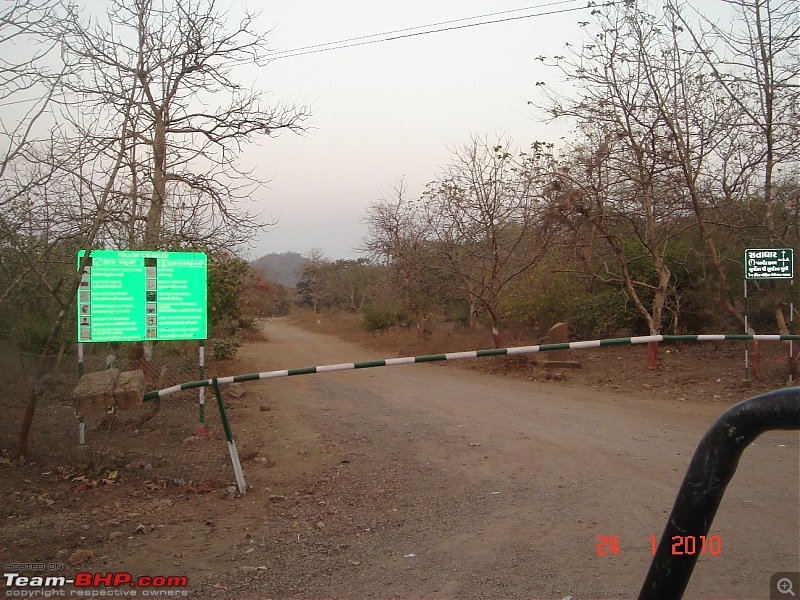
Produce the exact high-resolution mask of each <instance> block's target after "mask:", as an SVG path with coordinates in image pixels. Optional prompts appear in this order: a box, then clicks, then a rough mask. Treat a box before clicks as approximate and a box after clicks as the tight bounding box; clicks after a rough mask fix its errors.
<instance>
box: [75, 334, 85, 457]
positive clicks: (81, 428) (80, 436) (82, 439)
mask: <svg viewBox="0 0 800 600" xmlns="http://www.w3.org/2000/svg"><path fill="white" fill-rule="evenodd" d="M83 374H84V366H83V342H78V379H80V378H81V377H83ZM75 416H76V417H78V443H79V444H80V445H81V446H85V445H86V423H85V422H84V420H83V415H79V414H78V413H77V412H76V413H75Z"/></svg>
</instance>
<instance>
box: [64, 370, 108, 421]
mask: <svg viewBox="0 0 800 600" xmlns="http://www.w3.org/2000/svg"><path fill="white" fill-rule="evenodd" d="M117 377H119V370H118V369H107V370H105V371H97V372H96V373H87V374H86V375H84V376H83V377H81V378H80V379H79V380H78V385H76V386H75V389H74V390H72V398H73V399H74V401H75V412H77V413H78V414H81V415H84V414H87V413H91V412H105V411H107V410H108V409H109V408H111V407H112V406H114V386H115V385H116V383H117Z"/></svg>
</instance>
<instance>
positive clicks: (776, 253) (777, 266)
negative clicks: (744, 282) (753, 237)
mask: <svg viewBox="0 0 800 600" xmlns="http://www.w3.org/2000/svg"><path fill="white" fill-rule="evenodd" d="M744 277H745V279H794V251H793V250H792V248H747V249H746V250H745V251H744Z"/></svg>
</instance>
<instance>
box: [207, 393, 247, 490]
mask: <svg viewBox="0 0 800 600" xmlns="http://www.w3.org/2000/svg"><path fill="white" fill-rule="evenodd" d="M211 383H212V385H213V386H214V393H215V394H216V395H217V405H218V406H219V417H220V419H221V420H222V428H223V429H224V430H225V439H226V440H227V442H228V453H229V454H230V455H231V464H232V465H233V473H234V475H235V476H236V486H237V487H238V488H239V493H240V494H244V493H245V492H247V486H246V485H245V482H244V473H242V463H241V462H239V453H238V452H237V451H236V442H234V441H233V433H232V432H231V426H230V423H228V415H227V413H226V412H225V403H224V402H223V401H222V392H221V391H220V389H219V381H217V378H216V377H214V378H213V379H212V380H211ZM200 389H203V388H200Z"/></svg>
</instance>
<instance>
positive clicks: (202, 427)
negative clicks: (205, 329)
mask: <svg viewBox="0 0 800 600" xmlns="http://www.w3.org/2000/svg"><path fill="white" fill-rule="evenodd" d="M205 351H206V348H205V340H200V348H199V349H198V366H199V368H198V370H199V372H200V379H203V378H204V377H205V376H206V374H205V370H206V369H205V366H206V352H205ZM198 399H199V407H198V410H199V421H198V424H197V427H195V429H194V434H195V435H197V436H203V435H207V434H208V425H206V388H205V387H201V388H200V389H199V390H198Z"/></svg>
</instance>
